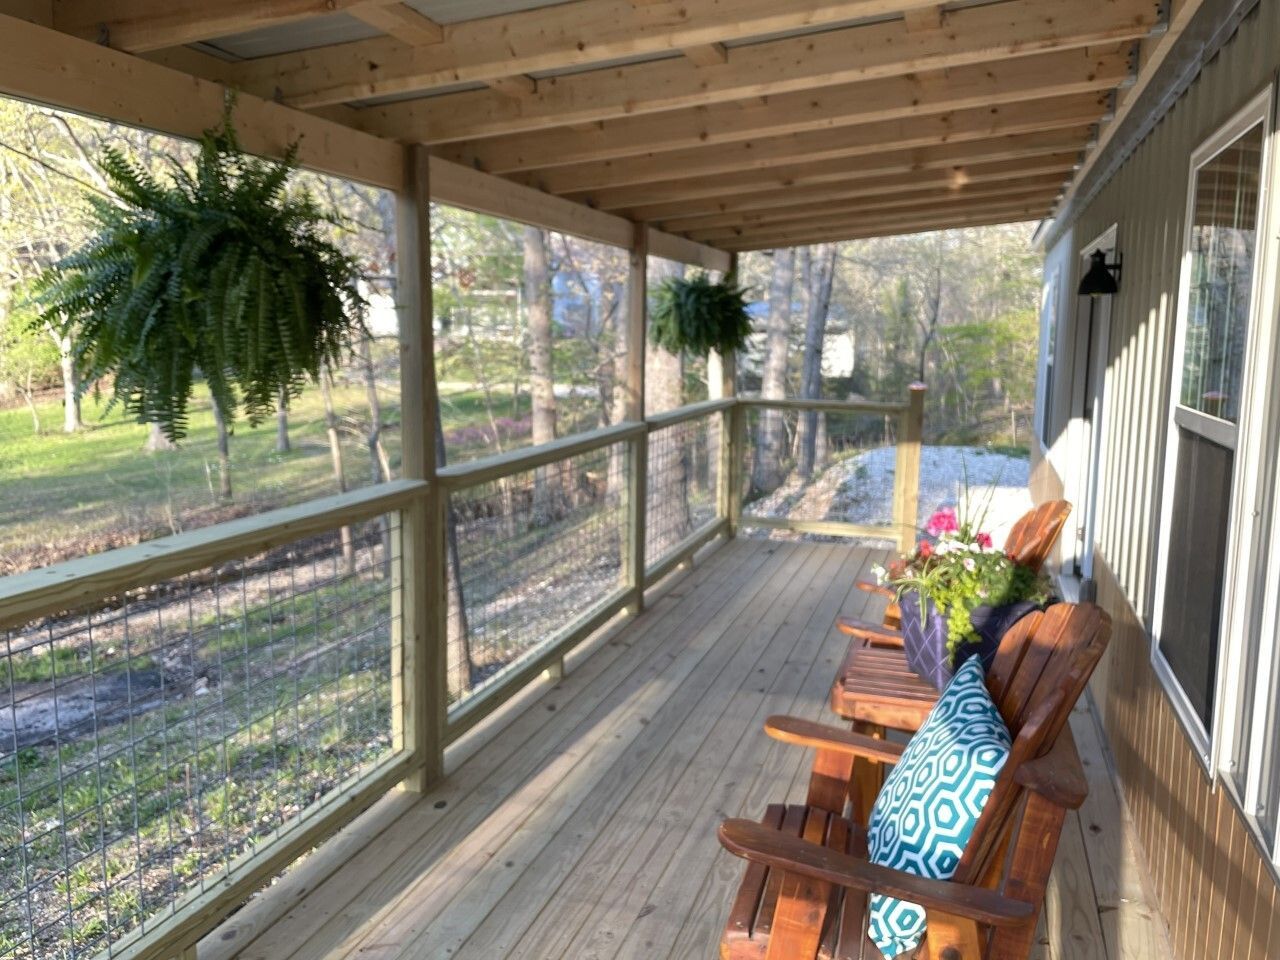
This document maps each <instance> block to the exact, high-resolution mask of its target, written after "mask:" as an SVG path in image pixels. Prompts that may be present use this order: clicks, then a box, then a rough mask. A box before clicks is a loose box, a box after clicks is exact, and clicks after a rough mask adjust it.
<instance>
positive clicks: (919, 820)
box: [867, 657, 1010, 957]
mask: <svg viewBox="0 0 1280 960" xmlns="http://www.w3.org/2000/svg"><path fill="white" fill-rule="evenodd" d="M1009 747H1010V741H1009V730H1008V728H1007V727H1005V725H1004V721H1003V720H1001V718H1000V713H999V712H998V711H997V710H996V707H995V704H993V703H992V702H991V696H990V694H988V693H987V688H986V685H985V683H984V682H983V674H982V662H981V661H980V660H979V659H978V658H977V657H972V658H970V659H968V660H966V661H965V662H964V665H963V666H961V667H960V669H959V670H957V671H956V675H955V677H954V678H953V679H952V680H951V683H949V684H948V685H947V688H946V690H944V691H943V692H942V696H941V697H939V698H938V703H937V704H936V705H935V706H934V708H933V710H932V711H931V712H930V713H929V717H928V719H927V720H925V722H924V725H923V726H922V727H921V728H920V729H919V730H918V731H916V734H915V736H913V737H912V738H911V742H910V743H908V744H907V747H906V749H905V750H904V751H903V753H902V759H901V760H899V761H898V763H897V765H895V766H894V768H893V770H892V771H891V772H890V773H889V776H888V777H886V778H885V782H884V786H883V787H882V788H881V790H880V795H879V796H878V797H876V802H875V806H874V807H872V809H871V822H870V824H868V830H867V844H868V847H869V849H870V853H871V862H872V863H878V864H880V865H881V866H885V867H893V868H894V869H895V870H902V871H903V872H905V873H911V874H915V875H916V876H918V877H932V878H933V879H935V880H950V879H951V877H953V876H954V875H955V872H956V867H957V866H959V864H960V856H961V854H963V853H964V848H965V844H967V843H968V842H969V837H970V836H972V835H973V828H974V827H975V826H976V825H977V822H978V816H979V814H981V813H982V808H983V806H984V805H985V804H986V802H987V797H988V796H990V795H991V789H992V787H994V786H995V782H996V775H997V774H999V773H1000V768H1001V767H1003V766H1004V764H1005V761H1006V760H1008V759H1009ZM869 918H870V920H869V923H868V933H869V934H870V936H871V939H872V941H873V942H874V943H875V945H876V946H877V947H879V948H880V952H881V953H883V954H884V955H885V956H886V957H896V956H897V955H898V954H900V953H903V952H905V951H907V950H912V949H914V948H915V947H917V946H918V945H919V943H920V941H921V939H923V937H924V928H925V913H924V908H923V907H920V906H919V905H917V904H914V903H908V902H907V901H905V900H895V899H894V898H892V897H886V896H881V895H880V894H873V895H872V897H871V909H870V913H869Z"/></svg>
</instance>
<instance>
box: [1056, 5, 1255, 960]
mask: <svg viewBox="0 0 1280 960" xmlns="http://www.w3.org/2000/svg"><path fill="white" fill-rule="evenodd" d="M1278 70H1280V3H1277V2H1275V0H1262V2H1257V3H1207V4H1205V5H1204V7H1203V8H1202V9H1201V10H1200V12H1199V14H1197V16H1196V17H1195V18H1194V19H1193V20H1192V21H1191V23H1190V24H1189V26H1188V27H1187V28H1186V29H1185V31H1184V34H1183V38H1182V40H1181V41H1180V49H1178V50H1176V51H1175V52H1174V54H1173V55H1171V56H1170V57H1169V61H1168V62H1167V63H1166V64H1165V66H1164V67H1163V68H1162V69H1161V71H1160V73H1159V74H1157V77H1156V80H1155V81H1154V82H1153V83H1152V84H1150V85H1149V87H1148V89H1147V90H1146V91H1145V92H1144V93H1143V104H1142V106H1141V107H1140V108H1139V109H1136V110H1134V111H1133V112H1132V113H1130V115H1129V116H1128V118H1127V119H1126V121H1125V122H1126V123H1128V124H1129V128H1128V129H1126V130H1122V131H1118V132H1117V136H1115V137H1114V138H1113V139H1112V141H1111V143H1112V148H1113V149H1112V150H1111V152H1110V154H1109V155H1107V156H1103V157H1101V158H1099V160H1098V162H1097V164H1096V165H1095V168H1094V171H1093V176H1091V177H1086V178H1085V179H1084V181H1083V182H1082V183H1081V184H1080V185H1079V189H1078V192H1077V194H1076V196H1075V197H1074V198H1072V201H1071V202H1070V203H1069V204H1068V205H1067V208H1066V209H1065V210H1064V211H1063V212H1062V213H1061V214H1060V215H1059V217H1058V219H1057V220H1056V221H1054V222H1053V223H1052V224H1046V225H1045V226H1044V227H1043V228H1042V230H1041V241H1042V243H1043V245H1044V248H1045V251H1046V266H1045V297H1044V309H1043V316H1042V321H1043V322H1042V337H1043V340H1042V349H1041V372H1040V378H1039V395H1038V396H1039V423H1038V426H1039V430H1038V434H1039V436H1040V438H1041V445H1039V447H1038V449H1037V450H1036V452H1035V454H1033V456H1034V458H1035V461H1036V462H1035V465H1034V468H1033V479H1032V488H1033V492H1034V493H1035V495H1036V496H1037V498H1039V499H1045V498H1049V497H1054V496H1060V495H1065V496H1066V497H1067V498H1068V499H1070V500H1072V501H1073V502H1074V503H1075V504H1076V507H1077V509H1076V512H1075V514H1074V516H1073V524H1072V525H1071V526H1069V528H1068V531H1067V534H1066V535H1065V536H1064V537H1063V541H1062V561H1063V572H1064V574H1065V575H1066V576H1065V580H1066V582H1067V584H1068V586H1069V589H1072V590H1079V591H1080V592H1082V593H1084V594H1086V595H1088V594H1096V597H1097V599H1098V602H1099V603H1101V604H1102V605H1103V606H1104V607H1106V609H1107V610H1108V611H1109V612H1110V613H1111V615H1112V616H1113V617H1114V618H1115V624H1116V631H1115V636H1114V639H1113V641H1112V648H1111V650H1110V652H1109V655H1108V662H1107V663H1106V664H1105V665H1104V667H1103V668H1102V669H1100V670H1099V671H1098V673H1097V675H1095V678H1094V682H1093V690H1094V696H1095V698H1096V700H1097V703H1098V706H1099V710H1100V713H1101V714H1102V716H1103V719H1104V722H1105V725H1106V728H1107V732H1108V734H1109V737H1110V740H1111V746H1112V750H1113V753H1114V756H1115V763H1116V767H1117V772H1118V774H1119V778H1120V780H1121V782H1122V785H1123V790H1124V795H1125V798H1126V800H1127V802H1128V805H1129V807H1130V808H1131V810H1132V812H1133V814H1134V818H1135V821H1136V825H1137V830H1138V833H1139V836H1140V840H1141V842H1142V845H1143V847H1144V848H1145V852H1146V856H1147V860H1148V863H1149V866H1150V868H1151V876H1152V878H1153V881H1154V884H1155V886H1156V888H1157V892H1158V894H1159V897H1160V900H1161V903H1162V907H1163V909H1164V912H1165V915H1166V916H1167V917H1168V919H1169V922H1170V925H1171V928H1172V934H1173V940H1174V949H1175V950H1176V952H1177V953H1178V955H1179V956H1183V957H1217V956H1223V957H1225V956H1263V955H1265V956H1268V957H1275V956H1280V953H1277V949H1278V948H1277V945H1276V944H1275V943H1270V944H1266V943H1262V942H1257V938H1259V937H1261V938H1264V939H1265V937H1266V936H1267V934H1266V930H1267V923H1266V920H1267V919H1268V917H1267V914H1266V912H1265V911H1269V910H1270V909H1271V904H1272V903H1273V902H1274V896H1275V887H1276V883H1277V866H1276V864H1277V854H1278V852H1280V847H1278V844H1277V839H1278V831H1277V823H1278V821H1280V642H1278V638H1280V604H1277V603H1276V597H1277V585H1278V584H1280V550H1278V549H1277V546H1278V545H1280V509H1278V508H1280V500H1278V499H1277V491H1278V488H1277V483H1276V480H1277V475H1276V460H1277V454H1278V453H1280V432H1278V431H1277V425H1278V424H1280V420H1278V419H1277V415H1278V414H1280V393H1277V391H1276V389H1275V384H1276V383H1277V382H1278V381H1277V377H1278V375H1280V369H1278V367H1277V364H1278V363H1280V360H1278V359H1277V350H1276V348H1277V345H1278V343H1280V341H1278V340H1277V336H1276V334H1277V325H1278V324H1277V301H1278V300H1280V296H1278V290H1277V286H1278V273H1280V270H1278V267H1277V258H1278V256H1280V249H1278V248H1280V244H1278V243H1277V237H1278V236H1280V204H1277V202H1276V189H1275V188H1276V186H1277V183H1278V178H1280V165H1278V163H1277V150H1276V146H1277V135H1276V132H1275V131H1276V111H1277V99H1278V94H1277V89H1276V77H1277V71H1278ZM1098 249H1101V250H1102V251H1103V252H1104V253H1105V254H1106V255H1107V260H1108V262H1114V261H1121V262H1122V272H1121V274H1120V276H1119V278H1118V279H1119V292H1118V293H1117V294H1115V295H1114V296H1109V297H1108V296H1103V297H1099V298H1089V297H1081V296H1077V293H1076V291H1077V288H1078V285H1079V283H1080V281H1081V278H1082V276H1083V274H1084V272H1085V271H1086V270H1087V269H1088V267H1089V266H1090V259H1089V255H1090V254H1092V253H1093V252H1094V251H1095V250H1098Z"/></svg>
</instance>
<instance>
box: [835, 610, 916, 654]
mask: <svg viewBox="0 0 1280 960" xmlns="http://www.w3.org/2000/svg"><path fill="white" fill-rule="evenodd" d="M836 627H837V628H838V629H839V630H840V632H841V633H843V634H844V635H845V636H848V637H856V638H858V639H859V640H865V641H866V642H867V643H869V644H871V645H872V646H876V647H901V646H902V634H901V633H899V632H898V631H897V630H893V629H890V628H889V627H886V626H884V625H883V624H879V623H867V622H866V621H865V620H854V619H853V618H852V617H839V618H837V620H836Z"/></svg>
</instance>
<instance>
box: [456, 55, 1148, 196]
mask: <svg viewBox="0 0 1280 960" xmlns="http://www.w3.org/2000/svg"><path fill="white" fill-rule="evenodd" d="M1128 47H1129V45H1128V44H1125V45H1124V46H1123V48H1115V47H1113V48H1111V49H1107V50H1104V51H1093V50H1087V49H1077V50H1062V51H1055V52H1052V53H1045V54H1038V55H1036V56H1032V57H1021V58H1018V59H1015V60H1009V61H1005V62H1002V63H994V64H981V65H973V66H965V67H957V68H955V69H952V70H940V71H930V72H926V73H919V74H911V75H907V76H902V77H886V78H884V79H880V80H868V81H864V82H861V83H851V84H841V85H838V86H833V87H826V88H822V89H818V90H812V91H804V92H802V93H785V94H779V95H778V96H775V97H769V98H767V99H763V100H748V101H745V102H742V103H734V104H727V105H725V106H724V107H723V108H720V109H715V110H708V109H705V108H698V109H696V110H678V111H671V112H667V113H654V114H645V115H643V116H639V117H625V118H621V119H618V120H609V121H605V122H604V123H601V124H599V125H597V126H594V127H592V128H590V129H587V130H570V129H553V130H544V131H539V132H536V133H523V134H516V135H514V136H510V137H500V138H490V139H485V140H477V141H474V142H471V143H466V144H456V145H446V146H444V147H441V148H439V149H438V151H437V152H438V154H439V155H440V156H443V157H447V158H448V159H450V160H452V161H454V162H455V163H465V164H468V165H472V166H476V167H478V168H479V169H482V170H487V171H489V172H490V173H497V174H507V173H513V172H517V171H521V170H536V169H541V168H546V167H554V166H564V165H568V164H572V163H587V162H592V161H597V160H612V159H616V158H620V157H626V156H630V155H634V154H638V153H649V152H657V151H662V150H680V149H686V148H692V147H702V146H711V145H713V144H718V143H731V142H735V141H741V140H750V139H753V138H756V137H765V136H780V135H786V134H792V133H803V132H806V131H810V130H822V129H827V128H831V127H841V126H853V125H856V124H859V123H875V122H878V121H883V120H895V119H899V118H902V117H912V116H922V115H925V114H930V113H945V112H947V111H950V110H967V109H972V108H976V107H982V106H995V105H999V104H1007V103H1017V102H1019V101H1022V100H1036V99H1042V98H1045V97H1053V96H1065V95H1069V94H1076V93H1089V92H1095V91H1104V90H1111V89H1113V88H1114V87H1115V86H1116V85H1117V84H1119V83H1121V82H1122V81H1123V80H1124V79H1125V77H1126V76H1128V73H1129V68H1130V62H1129V49H1128Z"/></svg>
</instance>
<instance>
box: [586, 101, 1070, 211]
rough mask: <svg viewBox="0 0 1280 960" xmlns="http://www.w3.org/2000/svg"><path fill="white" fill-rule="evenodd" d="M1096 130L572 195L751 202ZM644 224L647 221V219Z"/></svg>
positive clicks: (1042, 148)
mask: <svg viewBox="0 0 1280 960" xmlns="http://www.w3.org/2000/svg"><path fill="white" fill-rule="evenodd" d="M1089 131H1090V127H1089V126H1087V125H1085V124H1081V125H1080V126H1078V127H1069V128H1066V129H1062V130H1047V131H1040V132H1037V133H1027V134H1019V135H1016V136H999V137H995V138H992V139H987V140H975V141H969V142H964V143H946V144H941V145H937V146H930V147H915V148H911V149H898V148H894V147H887V148H886V149H884V150H882V151H878V152H876V153H874V154H864V155H863V156H860V157H858V158H857V159H856V160H854V161H853V162H850V161H849V160H847V159H844V158H839V159H835V160H819V161H815V162H813V163H806V162H804V161H798V162H795V163H790V164H783V165H781V166H777V167H771V168H765V169H760V170H743V171H740V172H738V173H729V174H719V175H715V176H705V177H686V178H683V179H678V180H665V181H663V182H661V183H643V184H638V185H636V186H630V187H616V188H612V189H601V190H585V191H581V192H579V193H571V194H567V196H571V197H573V198H574V199H578V200H581V201H583V202H585V203H589V204H590V205H591V206H593V207H596V208H598V209H601V210H613V211H622V210H634V209H636V208H638V207H642V206H648V205H652V204H660V203H662V204H674V203H684V202H687V201H692V202H694V203H708V202H714V201H716V200H732V199H735V198H739V197H747V196H750V195H751V194H753V193H756V192H765V191H777V190H790V189H793V188H796V187H816V186H821V185H826V184H840V185H847V184H850V183H852V182H854V181H862V180H868V179H870V178H873V177H885V176H892V175H904V174H915V173H919V172H920V171H928V170H945V169H949V168H951V167H954V166H957V165H960V164H970V163H996V162H1000V161H1006V160H1008V161H1012V160H1019V159H1027V158H1033V157H1043V156H1047V155H1050V154H1060V153H1070V154H1073V155H1074V154H1078V153H1079V151H1080V146H1081V144H1083V143H1084V142H1085V139H1086V138H1087V137H1088V136H1089ZM641 219H643V218H641Z"/></svg>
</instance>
